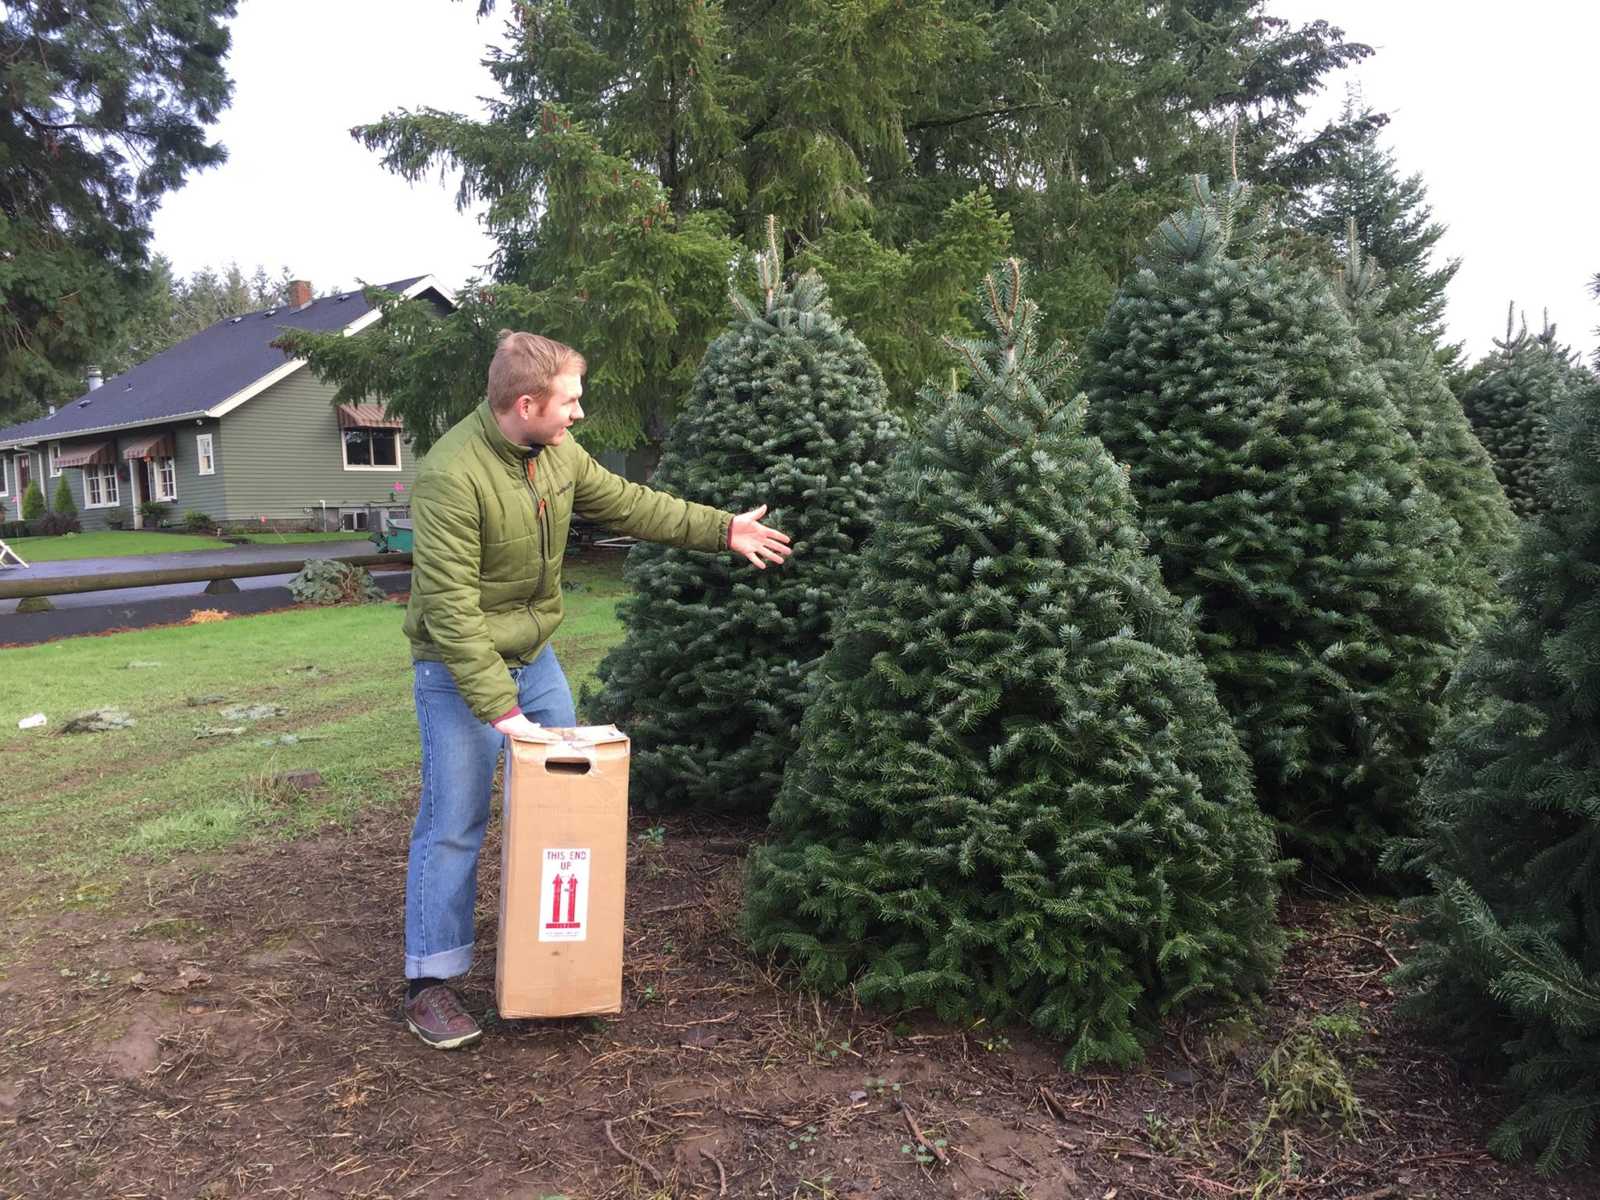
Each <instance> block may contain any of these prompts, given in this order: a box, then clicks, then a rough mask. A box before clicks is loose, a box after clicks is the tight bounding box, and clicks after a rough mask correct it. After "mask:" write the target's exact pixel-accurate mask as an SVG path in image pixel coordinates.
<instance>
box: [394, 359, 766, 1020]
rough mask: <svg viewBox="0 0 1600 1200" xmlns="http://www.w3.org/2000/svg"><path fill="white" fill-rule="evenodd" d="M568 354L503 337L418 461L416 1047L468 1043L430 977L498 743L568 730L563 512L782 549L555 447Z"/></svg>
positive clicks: (464, 925) (448, 997)
mask: <svg viewBox="0 0 1600 1200" xmlns="http://www.w3.org/2000/svg"><path fill="white" fill-rule="evenodd" d="M584 370H585V363H584V361H583V357H582V356H581V355H579V354H578V352H577V351H575V350H573V349H572V348H571V347H568V346H563V345H562V344H561V343H559V342H554V341H551V340H550V339H549V338H543V337H539V336H537V335H535V334H531V333H512V332H503V333H501V335H500V343H499V346H498V348H497V349H496V351H495V355H494V360H493V361H492V362H491V363H490V365H489V386H488V395H487V397H486V399H485V401H484V403H483V404H481V405H479V406H478V408H477V409H476V410H475V411H474V412H473V413H472V414H471V415H469V416H467V417H466V418H464V419H463V420H461V421H459V422H457V424H456V425H455V426H454V427H453V428H452V429H451V430H450V431H449V432H448V433H446V434H445V435H444V437H442V438H441V439H439V442H438V443H437V444H436V445H435V446H434V447H433V449H432V450H430V451H429V452H428V455H427V457H426V458H425V459H423V462H422V468H421V470H420V472H419V473H418V475H417V482H416V485H415V487H414V489H413V493H412V503H411V517H412V522H413V529H414V534H415V543H414V544H415V549H414V552H413V559H412V570H411V603H410V605H409V606H408V607H407V609H406V620H405V632H406V636H407V637H408V638H409V639H410V640H411V656H412V658H413V659H414V660H415V663H414V666H415V672H416V678H415V697H416V705H417V726H418V729H419V731H420V733H421V737H422V797H421V803H420V805H419V806H418V810H417V821H416V825H415V826H414V827H413V829H412V833H411V857H410V863H409V866H408V868H407V872H406V918H405V973H406V980H407V987H406V1000H405V1019H406V1024H407V1025H408V1026H409V1027H410V1029H411V1030H412V1032H414V1033H415V1034H416V1035H417V1036H418V1037H420V1038H421V1039H422V1040H423V1041H424V1042H426V1043H428V1045H430V1046H434V1047H437V1048H438V1049H441V1050H452V1049H455V1048H457V1047H460V1046H467V1045H470V1044H472V1043H473V1042H476V1041H477V1040H478V1039H479V1038H480V1037H482V1030H481V1029H479V1027H478V1023H477V1022H476V1021H474V1020H473V1019H472V1017H471V1016H470V1015H468V1013H467V1012H466V1010H465V1009H463V1008H462V1005H461V1000H460V998H459V997H458V996H457V995H456V993H455V992H454V991H453V990H452V989H451V988H450V987H449V986H448V985H447V984H446V983H445V980H447V979H450V978H452V977H454V976H457V975H462V974H464V973H465V972H466V971H467V969H468V968H469V967H471V965H472V949H473V906H474V903H475V901H476V898H477V882H478V851H479V849H480V848H481V847H482V845H483V833H484V827H485V825H486V824H487V822H488V819H489V799H490V796H489V793H490V787H491V783H492V779H493V776H494V768H495V761H496V759H497V758H498V756H499V754H500V751H501V749H502V747H503V745H504V744H505V739H506V738H507V737H520V738H534V739H540V738H545V739H548V736H549V735H547V734H545V733H544V732H543V730H542V729H541V726H566V725H572V724H574V723H575V722H576V717H575V715H574V712H573V706H572V691H571V689H570V688H569V687H568V686H567V680H566V676H565V675H563V674H562V672H561V666H560V664H559V663H557V662H556V656H555V652H554V651H553V650H552V649H551V648H550V636H551V635H552V634H553V633H555V631H556V626H558V625H560V624H561V615H562V601H561V556H562V554H563V552H564V551H565V549H566V541H567V527H568V525H569V523H570V522H571V519H572V515H573V514H574V513H577V514H579V515H580V516H583V517H587V518H588V519H590V520H593V521H598V522H600V523H602V524H604V525H607V526H610V527H611V528H613V529H616V530H619V531H621V532H622V533H626V534H631V535H633V536H634V537H638V538H644V539H646V540H649V541H655V542H665V543H667V544H668V545H672V546H683V547H687V548H690V549H695V550H704V551H707V552H716V551H721V550H731V551H733V552H734V553H737V554H742V555H744V556H745V558H747V559H749V560H750V562H751V564H752V565H754V566H756V567H760V568H765V567H766V565H767V564H768V563H781V562H783V560H784V559H785V558H786V557H788V555H789V545H788V542H789V539H788V537H786V536H785V535H784V534H782V533H780V532H778V531H777V530H775V529H770V528H768V527H767V526H765V525H763V524H761V518H762V517H763V516H765V515H766V511H767V510H766V506H765V505H763V506H761V507H760V508H757V509H754V510H752V511H750V512H747V513H742V514H740V515H738V516H734V515H733V514H731V513H726V512H721V511H719V510H717V509H714V508H709V507H707V506H706V505H703V504H691V503H689V502H687V501H684V500H679V499H677V498H676V497H673V496H669V495H667V494H666V493H665V492H657V491H653V490H652V489H650V488H646V487H641V486H640V485H638V484H635V483H629V482H628V481H627V480H624V479H622V478H620V477H619V476H617V475H614V474H612V473H611V472H610V471H607V470H606V469H605V468H603V467H601V466H600V465H599V464H598V463H597V462H595V461H594V459H593V458H591V457H590V456H589V454H588V453H587V452H586V451H585V450H584V449H583V448H582V447H581V446H579V445H578V444H577V443H576V442H575V441H573V440H572V438H571V437H569V436H568V430H570V429H571V428H572V426H573V424H574V423H575V422H577V421H579V420H581V419H582V418H583V406H582V404H581V403H580V397H581V396H582V395H583V372H584Z"/></svg>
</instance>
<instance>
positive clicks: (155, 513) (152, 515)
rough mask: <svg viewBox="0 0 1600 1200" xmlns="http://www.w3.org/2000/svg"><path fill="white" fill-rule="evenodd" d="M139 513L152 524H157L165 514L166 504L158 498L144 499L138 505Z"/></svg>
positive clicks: (164, 517)
mask: <svg viewBox="0 0 1600 1200" xmlns="http://www.w3.org/2000/svg"><path fill="white" fill-rule="evenodd" d="M139 515H140V516H141V517H143V518H144V519H145V520H146V521H147V522H149V523H150V524H152V525H156V526H159V525H160V524H161V522H162V521H164V520H165V519H166V516H167V506H166V505H165V504H162V503H161V502H160V501H159V500H146V501H145V502H144V503H143V504H141V505H139Z"/></svg>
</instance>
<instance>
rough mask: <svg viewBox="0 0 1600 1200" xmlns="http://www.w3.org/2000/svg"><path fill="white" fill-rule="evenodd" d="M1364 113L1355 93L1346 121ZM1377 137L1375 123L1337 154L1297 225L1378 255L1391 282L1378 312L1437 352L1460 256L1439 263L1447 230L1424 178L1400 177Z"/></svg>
mask: <svg viewBox="0 0 1600 1200" xmlns="http://www.w3.org/2000/svg"><path fill="white" fill-rule="evenodd" d="M1360 115H1361V107H1360V105H1359V103H1358V102H1357V98H1356V97H1355V96H1354V95H1351V96H1348V97H1347V98H1346V100H1345V106H1344V114H1343V118H1342V120H1343V122H1344V123H1345V124H1347V125H1349V124H1353V123H1354V122H1355V121H1356V120H1357V119H1358V118H1359V117H1360ZM1378 137H1379V130H1378V129H1377V128H1373V127H1367V128H1365V129H1363V130H1362V133H1361V135H1360V136H1359V137H1357V138H1355V139H1353V140H1352V141H1351V143H1350V144H1349V145H1348V146H1347V147H1345V149H1344V150H1343V151H1342V152H1340V153H1339V154H1337V155H1335V156H1334V157H1333V159H1332V160H1331V162H1330V163H1329V169H1328V174H1327V178H1326V179H1325V180H1324V181H1323V182H1322V183H1321V184H1320V185H1319V186H1317V187H1316V188H1314V189H1312V190H1311V191H1310V192H1308V193H1307V194H1306V195H1305V196H1304V197H1302V198H1301V199H1300V200H1299V202H1298V203H1296V204H1295V206H1294V224H1295V225H1296V226H1298V227H1299V228H1300V229H1302V230H1303V231H1304V232H1306V233H1308V234H1310V235H1312V236H1314V237H1320V238H1324V239H1326V240H1327V241H1329V242H1331V243H1333V244H1334V246H1335V247H1336V248H1337V249H1338V250H1339V251H1340V252H1342V253H1344V254H1348V253H1350V252H1351V250H1352V249H1355V250H1357V251H1358V252H1360V253H1363V254H1364V255H1365V256H1366V257H1367V258H1370V259H1372V260H1373V261H1374V262H1375V264H1376V266H1377V269H1378V270H1379V271H1380V272H1381V273H1382V275H1383V278H1384V283H1385V287H1384V290H1383V293H1382V295H1381V297H1379V298H1377V299H1376V300H1375V301H1374V303H1375V305H1376V308H1377V313H1378V315H1381V316H1387V317H1393V318H1396V319H1397V320H1398V321H1399V322H1400V325H1401V327H1403V328H1406V329H1409V330H1411V331H1413V332H1414V333H1418V334H1421V335H1422V336H1424V337H1425V338H1426V339H1427V340H1428V341H1429V342H1430V343H1431V344H1432V347H1433V348H1434V349H1435V350H1439V349H1441V347H1440V343H1441V341H1442V339H1443V337H1444V310H1445V289H1446V288H1448V287H1449V286H1450V281H1451V280H1452V279H1454V278H1455V275H1456V272H1457V271H1459V270H1460V269H1461V260H1460V259H1459V258H1451V259H1446V260H1445V261H1444V262H1443V263H1442V264H1441V265H1437V266H1436V265H1435V263H1434V255H1435V253H1436V251H1437V249H1438V244H1439V240H1440V239H1441V238H1442V237H1444V235H1445V232H1446V227H1445V226H1444V225H1442V224H1440V223H1439V222H1438V221H1435V220H1434V219H1433V209H1432V207H1431V206H1430V205H1429V204H1428V188H1427V185H1426V184H1425V183H1424V182H1423V179H1422V176H1421V175H1406V176H1402V175H1401V174H1400V168H1399V165H1398V164H1397V163H1396V161H1395V156H1394V153H1393V151H1390V150H1387V149H1385V148H1384V147H1383V146H1381V145H1380V144H1379V142H1378ZM1358 243H1359V245H1358ZM1459 349H1460V348H1459V347H1450V348H1449V350H1448V351H1446V354H1445V356H1446V358H1447V359H1449V360H1453V359H1454V358H1455V356H1456V354H1457V353H1458V352H1459Z"/></svg>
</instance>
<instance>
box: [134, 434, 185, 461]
mask: <svg viewBox="0 0 1600 1200" xmlns="http://www.w3.org/2000/svg"><path fill="white" fill-rule="evenodd" d="M172 454H173V451H172V435H171V434H170V433H155V434H151V435H150V436H149V437H143V438H136V439H134V440H133V441H131V442H129V443H128V444H127V445H125V446H123V448H122V457H123V458H125V459H129V460H132V459H136V458H171V457H172Z"/></svg>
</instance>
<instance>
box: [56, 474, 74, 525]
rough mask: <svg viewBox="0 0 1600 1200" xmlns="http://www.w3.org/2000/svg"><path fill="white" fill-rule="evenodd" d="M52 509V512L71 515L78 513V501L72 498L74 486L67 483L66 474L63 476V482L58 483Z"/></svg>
mask: <svg viewBox="0 0 1600 1200" xmlns="http://www.w3.org/2000/svg"><path fill="white" fill-rule="evenodd" d="M50 509H51V511H52V512H58V513H63V514H64V515H66V516H69V517H75V516H77V515H78V502H77V501H76V500H74V499H73V498H72V488H71V487H70V486H69V485H68V484H67V477H66V475H65V474H63V475H62V476H61V482H60V483H58V484H56V494H55V496H54V497H52V499H51V501H50Z"/></svg>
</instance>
